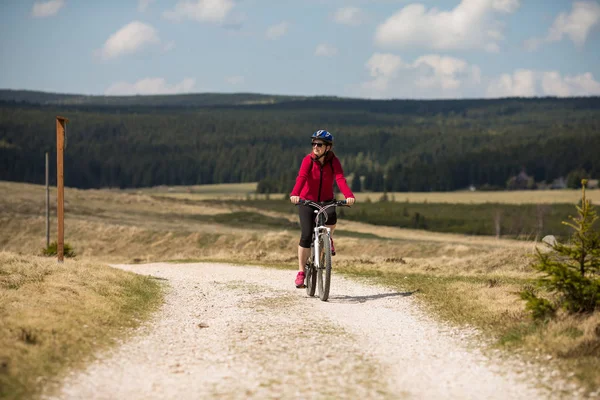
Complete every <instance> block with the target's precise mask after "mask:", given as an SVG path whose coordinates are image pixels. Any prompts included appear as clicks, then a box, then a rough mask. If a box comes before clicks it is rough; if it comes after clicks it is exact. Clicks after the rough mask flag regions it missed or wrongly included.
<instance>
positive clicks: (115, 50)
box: [100, 21, 168, 60]
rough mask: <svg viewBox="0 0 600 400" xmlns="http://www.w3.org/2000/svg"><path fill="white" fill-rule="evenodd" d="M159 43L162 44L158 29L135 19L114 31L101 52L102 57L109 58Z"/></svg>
mask: <svg viewBox="0 0 600 400" xmlns="http://www.w3.org/2000/svg"><path fill="white" fill-rule="evenodd" d="M157 44H160V39H159V37H158V33H157V32H156V29H154V28H153V27H152V26H150V25H147V24H144V23H142V22H139V21H133V22H130V23H129V24H127V25H125V26H124V27H122V28H121V29H119V30H118V31H117V32H115V33H113V34H112V35H111V36H110V37H109V38H108V39H107V40H106V42H105V43H104V46H103V47H102V50H101V51H100V53H101V56H102V58H104V59H105V60H107V59H111V58H115V57H118V56H120V55H123V54H129V53H135V52H136V51H139V50H141V49H143V48H145V47H147V46H149V45H157ZM167 46H168V45H167Z"/></svg>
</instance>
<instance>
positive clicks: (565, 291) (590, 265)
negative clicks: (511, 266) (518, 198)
mask: <svg viewBox="0 0 600 400" xmlns="http://www.w3.org/2000/svg"><path fill="white" fill-rule="evenodd" d="M581 183H582V186H583V187H582V199H581V204H580V205H577V214H578V215H577V216H576V217H572V216H570V217H569V218H570V220H571V221H570V222H563V224H565V225H567V226H569V227H571V228H572V229H573V234H572V236H571V240H570V242H568V243H566V244H563V243H559V242H555V243H554V244H553V245H552V246H550V247H551V251H550V252H542V251H540V250H539V249H536V251H537V254H536V262H535V263H534V264H533V265H532V267H533V268H534V269H535V270H537V271H539V272H541V273H543V274H544V276H542V277H540V278H538V279H537V282H536V283H537V286H538V287H539V288H542V289H545V290H546V292H547V293H548V294H549V295H550V299H551V300H552V301H550V300H548V299H544V298H540V297H538V296H537V294H536V291H535V290H533V289H532V288H529V289H526V290H524V291H522V292H521V298H522V299H524V300H526V301H527V305H526V307H527V309H528V310H530V311H531V312H532V315H533V316H534V318H536V319H540V318H542V319H546V318H548V317H551V316H553V315H554V313H555V311H556V310H557V309H559V308H561V309H564V310H566V311H567V312H568V313H590V312H593V311H595V310H596V309H598V308H600V235H599V234H598V232H597V231H595V230H594V223H595V222H596V221H597V220H598V215H597V213H596V211H595V210H594V207H593V206H592V204H591V203H590V201H589V200H587V199H586V196H585V185H586V183H587V182H586V180H582V182H581Z"/></svg>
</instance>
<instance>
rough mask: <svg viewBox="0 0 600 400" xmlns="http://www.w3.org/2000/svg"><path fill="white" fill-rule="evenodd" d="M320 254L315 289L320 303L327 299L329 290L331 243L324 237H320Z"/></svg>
mask: <svg viewBox="0 0 600 400" xmlns="http://www.w3.org/2000/svg"><path fill="white" fill-rule="evenodd" d="M320 240H321V246H320V247H321V254H320V255H319V257H320V261H321V262H320V263H319V269H318V270H317V287H318V288H319V298H320V299H321V301H327V299H328V298H329V288H330V286H331V242H330V241H329V237H328V236H326V235H323V236H321V239H320Z"/></svg>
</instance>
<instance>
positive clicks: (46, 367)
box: [0, 252, 161, 399]
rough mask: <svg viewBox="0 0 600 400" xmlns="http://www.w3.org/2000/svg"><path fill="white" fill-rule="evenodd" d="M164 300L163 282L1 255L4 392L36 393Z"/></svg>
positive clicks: (0, 387) (10, 395)
mask: <svg viewBox="0 0 600 400" xmlns="http://www.w3.org/2000/svg"><path fill="white" fill-rule="evenodd" d="M160 303H161V287H160V286H159V284H158V283H157V281H155V280H152V279H150V278H148V277H144V276H140V275H135V274H132V273H127V272H124V271H121V270H116V269H113V268H109V267H107V266H103V265H101V264H98V263H95V262H89V261H69V260H67V261H65V263H64V264H58V263H57V262H56V260H54V259H46V258H41V257H35V256H23V255H15V254H13V253H7V252H0V321H1V322H0V397H1V398H6V399H16V398H30V397H32V396H35V395H37V394H39V391H40V390H41V389H42V387H43V386H46V388H47V387H48V386H52V385H51V383H52V382H53V381H54V379H55V377H56V376H57V375H59V376H60V373H61V372H63V371H65V370H66V369H67V368H69V367H77V366H80V365H81V363H82V361H84V360H86V359H88V358H89V357H90V356H91V355H92V354H93V353H94V352H96V351H97V350H98V349H99V348H102V347H103V346H106V345H108V344H111V343H112V342H114V340H115V338H116V337H118V336H120V335H123V334H124V333H125V331H124V328H129V327H133V326H136V325H138V324H139V323H140V321H141V320H143V319H144V318H145V317H147V316H148V315H149V313H150V312H151V311H152V310H154V309H155V308H156V307H157V305H159V304H160ZM49 383H50V385H48V384H49Z"/></svg>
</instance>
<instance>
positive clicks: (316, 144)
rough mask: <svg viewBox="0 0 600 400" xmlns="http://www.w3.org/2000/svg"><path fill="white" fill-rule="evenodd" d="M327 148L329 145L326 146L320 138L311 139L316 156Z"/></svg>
mask: <svg viewBox="0 0 600 400" xmlns="http://www.w3.org/2000/svg"><path fill="white" fill-rule="evenodd" d="M328 148H329V146H327V145H326V144H325V142H323V141H322V140H318V139H317V140H313V141H312V149H313V153H314V155H315V156H317V157H318V156H321V155H323V154H324V153H325V152H326V151H327V149H328Z"/></svg>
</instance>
